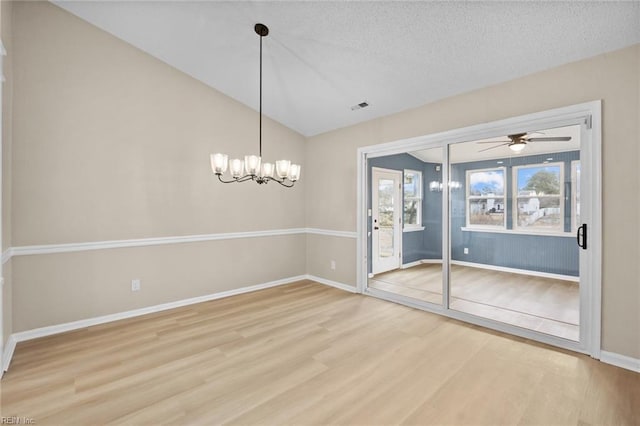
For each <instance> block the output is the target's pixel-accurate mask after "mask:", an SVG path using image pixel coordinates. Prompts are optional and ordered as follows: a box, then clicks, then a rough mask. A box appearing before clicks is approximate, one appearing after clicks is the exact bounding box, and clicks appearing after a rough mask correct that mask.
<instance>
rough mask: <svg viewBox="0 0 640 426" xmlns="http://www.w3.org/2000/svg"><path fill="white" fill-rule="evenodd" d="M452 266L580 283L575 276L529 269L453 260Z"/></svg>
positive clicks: (578, 278)
mask: <svg viewBox="0 0 640 426" xmlns="http://www.w3.org/2000/svg"><path fill="white" fill-rule="evenodd" d="M451 264H452V265H460V266H468V267H470V268H480V269H489V270H492V271H500V272H510V273H512V274H522V275H530V276H532V277H542V278H552V279H554V280H564V281H573V282H576V283H577V282H580V277H574V276H573V275H562V274H552V273H549V272H538V271H530V270H528V269H516V268H507V267H505V266H494V265H486V264H484V263H473V262H464V261H462V260H452V261H451Z"/></svg>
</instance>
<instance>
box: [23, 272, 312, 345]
mask: <svg viewBox="0 0 640 426" xmlns="http://www.w3.org/2000/svg"><path fill="white" fill-rule="evenodd" d="M304 279H306V276H305V275H298V276H295V277H290V278H283V279H281V280H276V281H270V282H267V283H262V284H257V285H253V286H249V287H242V288H237V289H233V290H227V291H222V292H220V293H213V294H208V295H205V296H198V297H192V298H190V299H184V300H178V301H175V302H169V303H163V304H160V305H155V306H148V307H146V308H140V309H134V310H131V311H125V312H119V313H116V314H110V315H103V316H100V317H94V318H87V319H83V320H79V321H73V322H67V323H64V324H58V325H52V326H48V327H41V328H36V329H33V330H28V331H22V332H19V333H13V334H12V335H11V337H13V338H14V339H15V341H16V342H23V341H25V340H31V339H37V338H39V337H45V336H51V335H52V334H58V333H64V332H66V331H72V330H78V329H81V328H86V327H91V326H93V325H98V324H105V323H108V322H112V321H118V320H121V319H127V318H133V317H138V316H141V315H146V314H151V313H155V312H161V311H166V310H167V309H174V308H179V307H182V306H187V305H193V304H195V303H201V302H208V301H210V300H216V299H222V298H224V297H229V296H235V295H238V294H243V293H250V292H252V291H256V290H263V289H266V288H270V287H276V286H279V285H283V284H289V283H292V282H295V281H300V280H304Z"/></svg>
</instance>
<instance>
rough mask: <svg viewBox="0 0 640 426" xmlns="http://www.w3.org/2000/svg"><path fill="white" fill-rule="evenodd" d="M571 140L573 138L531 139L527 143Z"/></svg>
mask: <svg viewBox="0 0 640 426" xmlns="http://www.w3.org/2000/svg"><path fill="white" fill-rule="evenodd" d="M570 140H571V136H558V137H555V138H553V137H549V138H531V139H527V142H568V141H570Z"/></svg>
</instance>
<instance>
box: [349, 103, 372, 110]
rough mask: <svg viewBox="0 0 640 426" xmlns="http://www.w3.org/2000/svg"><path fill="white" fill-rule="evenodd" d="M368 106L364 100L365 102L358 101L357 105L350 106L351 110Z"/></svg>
mask: <svg viewBox="0 0 640 426" xmlns="http://www.w3.org/2000/svg"><path fill="white" fill-rule="evenodd" d="M368 106H369V103H368V102H366V101H365V102H360V103H359V104H358V105H354V106H352V107H351V111H357V110H359V109H362V108H366V107H368Z"/></svg>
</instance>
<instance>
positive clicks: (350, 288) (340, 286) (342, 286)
mask: <svg viewBox="0 0 640 426" xmlns="http://www.w3.org/2000/svg"><path fill="white" fill-rule="evenodd" d="M305 278H306V279H308V280H311V281H315V282H318V283H320V284H324V285H328V286H331V287H335V288H338V289H340V290H344V291H348V292H349V293H356V292H357V290H356V288H355V287H354V286H352V285H349V284H343V283H339V282H337V281H332V280H328V279H326V278H321V277H317V276H315V275H306V277H305Z"/></svg>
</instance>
